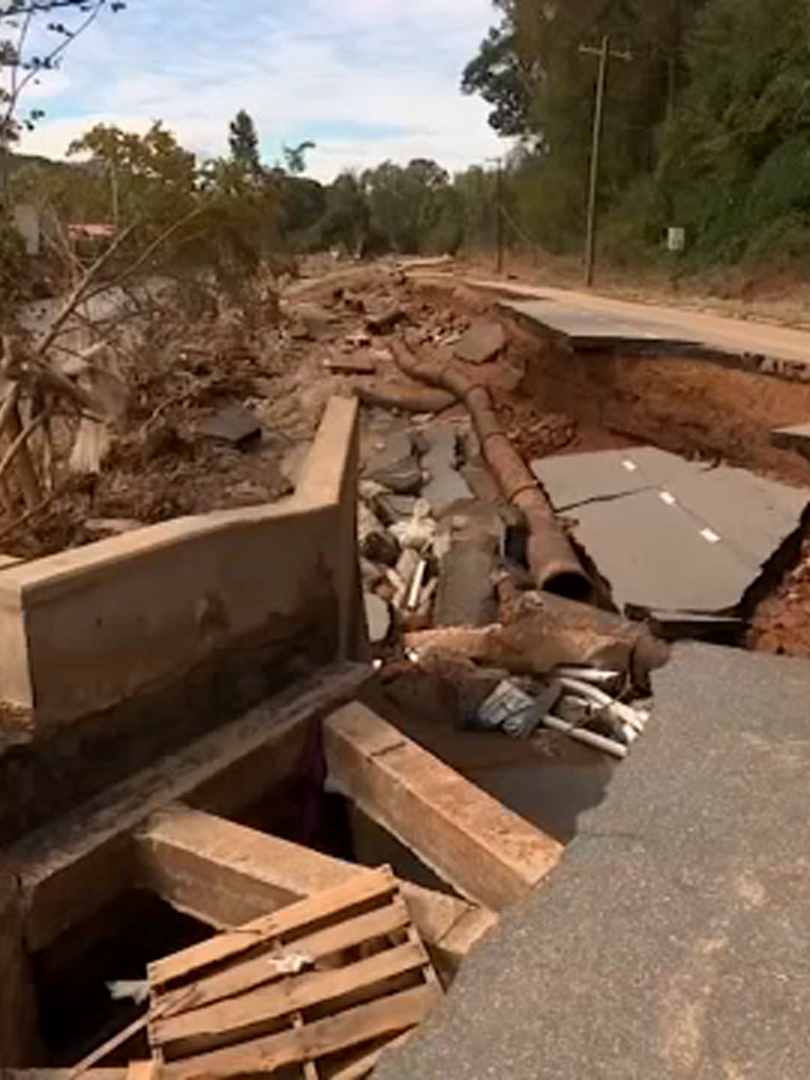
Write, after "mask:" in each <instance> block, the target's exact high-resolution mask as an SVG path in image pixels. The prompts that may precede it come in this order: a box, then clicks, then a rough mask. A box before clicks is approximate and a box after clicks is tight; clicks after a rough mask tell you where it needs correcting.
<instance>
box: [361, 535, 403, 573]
mask: <svg viewBox="0 0 810 1080" xmlns="http://www.w3.org/2000/svg"><path fill="white" fill-rule="evenodd" d="M399 550H400V549H399V544H398V543H397V540H396V538H395V537H394V536H392V535H391V533H390V532H388V531H387V530H386V529H383V528H380V529H375V530H374V531H373V532H370V533H368V535H367V536H366V537H365V539H364V540H363V541H362V543H361V545H360V552H361V554H362V555H363V557H364V558H366V559H368V560H369V561H370V562H373V563H381V564H382V565H383V566H396V563H397V559H399Z"/></svg>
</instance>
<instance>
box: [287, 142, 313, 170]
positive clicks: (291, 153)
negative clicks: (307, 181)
mask: <svg viewBox="0 0 810 1080" xmlns="http://www.w3.org/2000/svg"><path fill="white" fill-rule="evenodd" d="M314 149H315V143H314V142H310V140H309V139H307V140H306V142H302V143H299V144H298V146H282V148H281V152H282V154H283V155H284V162H285V164H286V166H287V172H288V173H292V175H293V176H300V175H301V174H302V173H305V172H306V171H307V151H308V150H314Z"/></svg>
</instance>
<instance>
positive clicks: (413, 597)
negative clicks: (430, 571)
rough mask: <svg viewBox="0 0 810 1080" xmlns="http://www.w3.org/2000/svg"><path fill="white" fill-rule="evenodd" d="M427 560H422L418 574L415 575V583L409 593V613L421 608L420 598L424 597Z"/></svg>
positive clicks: (417, 570)
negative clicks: (423, 588)
mask: <svg viewBox="0 0 810 1080" xmlns="http://www.w3.org/2000/svg"><path fill="white" fill-rule="evenodd" d="M427 568H428V564H427V559H420V560H419V565H418V566H417V568H416V573H415V574H414V575H413V581H412V582H411V587H410V590H409V592H408V611H416V609H417V608H418V607H419V598H420V597H421V595H422V586H423V585H424V583H425V574H426V573H427Z"/></svg>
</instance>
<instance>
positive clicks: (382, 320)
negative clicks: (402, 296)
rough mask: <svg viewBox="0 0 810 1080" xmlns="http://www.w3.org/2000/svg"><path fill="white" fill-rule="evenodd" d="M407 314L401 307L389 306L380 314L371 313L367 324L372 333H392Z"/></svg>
mask: <svg viewBox="0 0 810 1080" xmlns="http://www.w3.org/2000/svg"><path fill="white" fill-rule="evenodd" d="M405 318H407V316H406V315H405V312H404V311H403V310H402V308H401V307H398V306H394V307H390V308H387V309H386V310H385V311H383V312H381V313H380V314H379V315H369V317H368V318H367V319H366V326H367V327H368V329H369V331H370V332H371V333H372V334H390V333H391V331H392V330H393V329H394V328H395V327H396V326H397V325H398V324H399V323H401V322H402V321H403V320H404V319H405Z"/></svg>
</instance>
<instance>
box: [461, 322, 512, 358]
mask: <svg viewBox="0 0 810 1080" xmlns="http://www.w3.org/2000/svg"><path fill="white" fill-rule="evenodd" d="M505 348H506V331H505V330H504V328H503V326H501V324H500V323H499V322H496V321H495V320H494V319H481V320H478V321H477V322H474V323H473V324H472V326H471V327H470V329H469V330H468V331H467V332H466V333H465V334H464V335H463V337H462V338H461V340H460V341H459V342H458V343H457V345H456V347H455V350H454V351H455V355H456V356H457V358H458V359H459V360H463V361H465V363H467V364H487V363H489V362H490V361H492V360H495V359H496V358H497V357H498V356H499V355H500V354H501V353H502V352H503V350H504V349H505Z"/></svg>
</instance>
